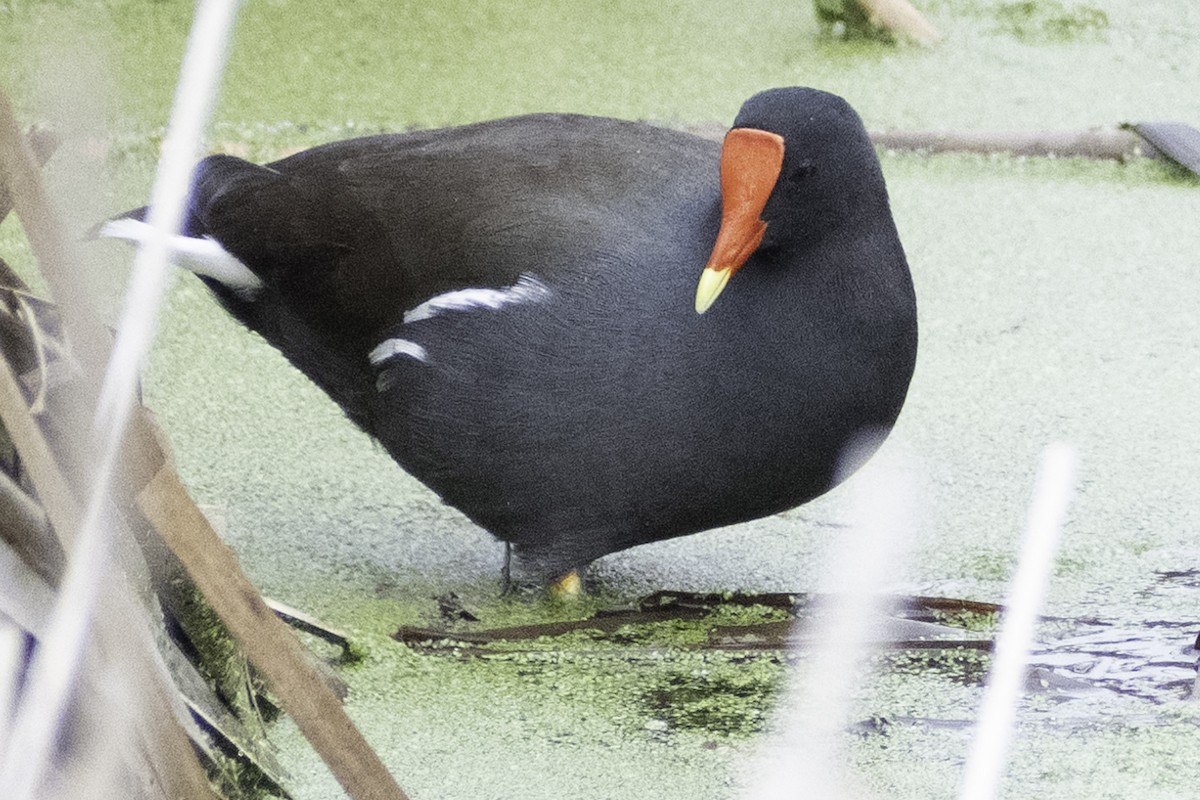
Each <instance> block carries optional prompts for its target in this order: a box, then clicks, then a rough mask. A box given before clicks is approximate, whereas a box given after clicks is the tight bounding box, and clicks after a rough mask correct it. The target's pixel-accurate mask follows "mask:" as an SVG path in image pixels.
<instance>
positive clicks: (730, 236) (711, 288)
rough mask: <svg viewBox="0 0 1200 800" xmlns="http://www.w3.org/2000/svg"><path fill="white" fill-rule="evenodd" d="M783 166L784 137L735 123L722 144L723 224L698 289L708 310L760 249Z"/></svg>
mask: <svg viewBox="0 0 1200 800" xmlns="http://www.w3.org/2000/svg"><path fill="white" fill-rule="evenodd" d="M782 167H783V137H782V136H780V135H778V134H775V133H770V132H769V131H761V130H757V129H755V128H734V129H733V130H731V131H730V132H729V133H727V134H726V135H725V144H724V146H723V147H722V148H721V227H720V229H719V230H718V231H717V241H716V243H715V244H714V245H713V250H712V255H710V256H709V258H708V264H707V265H706V266H705V268H704V273H703V275H702V276H701V278H700V285H699V286H698V287H697V289H696V313H698V314H703V313H704V312H705V311H706V310H708V307H709V306H711V305H712V304H713V301H715V300H716V299H717V295H719V294H720V293H721V290H722V289H724V288H725V284H726V282H728V280H729V277H730V276H731V275H732V274H733V273H734V272H736V271H737V270H738V268H740V267H741V266H742V265H743V264H745V263H746V259H748V258H750V255H751V254H752V253H753V252H754V251H755V250H756V249H758V245H759V243H760V242H762V238H763V234H764V233H766V231H767V223H765V222H763V221H762V218H761V217H762V211H763V207H764V206H766V204H767V198H769V197H770V196H771V192H772V191H774V190H775V184H776V182H777V181H778V180H779V170H780V169H781V168H782Z"/></svg>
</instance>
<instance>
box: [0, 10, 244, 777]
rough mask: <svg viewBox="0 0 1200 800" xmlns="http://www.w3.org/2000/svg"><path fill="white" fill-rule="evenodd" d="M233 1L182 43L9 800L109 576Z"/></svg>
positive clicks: (35, 762)
mask: <svg viewBox="0 0 1200 800" xmlns="http://www.w3.org/2000/svg"><path fill="white" fill-rule="evenodd" d="M237 7H238V1H237V0H203V2H201V3H200V4H199V5H198V6H197V9H196V17H195V21H194V23H193V26H192V32H191V35H190V36H189V38H188V45H187V52H186V53H185V55H184V59H183V66H182V68H181V71H180V79H179V84H178V86H177V87H176V92H175V102H174V106H173V108H172V112H171V120H170V124H169V126H168V129H167V135H166V139H165V140H164V142H163V147H162V155H161V158H160V161H159V168H158V175H157V178H156V180H155V183H154V188H153V191H152V193H151V201H150V214H149V218H148V220H147V222H148V223H149V224H150V226H151V227H152V229H153V230H154V231H155V232H156V233H157V234H158V235H157V236H154V237H151V238H150V240H149V241H147V242H146V243H145V244H144V245H143V247H142V249H141V250H140V251H139V252H138V255H137V258H136V259H135V260H134V268H133V274H132V276H131V278H130V284H129V288H128V291H127V294H126V301H125V307H124V311H123V312H122V316H121V322H120V327H119V328H118V331H117V338H116V344H115V346H114V348H113V351H112V356H111V358H110V361H109V364H108V369H107V371H106V373H105V377H104V384H103V387H102V389H101V394H100V398H99V401H98V406H97V410H96V416H95V418H94V422H95V429H96V434H97V436H98V437H100V438H101V441H102V442H103V448H102V450H101V452H100V456H99V461H98V464H97V467H96V475H95V479H94V480H93V481H92V484H91V487H90V495H89V497H88V502H87V507H86V511H85V514H84V517H83V522H82V523H81V525H80V530H79V532H78V535H77V536H76V540H75V541H76V544H75V548H74V551H73V552H72V553H71V560H70V562H69V564H68V566H67V571H66V574H65V575H64V577H63V581H62V584H61V587H60V591H59V597H58V602H57V604H56V606H55V610H54V614H53V616H52V618H51V622H50V626H49V629H48V632H47V634H46V636H45V637H43V639H42V640H41V642H40V643H39V646H38V649H37V651H36V652H35V654H34V662H33V665H32V669H31V672H30V678H29V683H28V685H27V687H26V690H25V692H24V694H23V696H22V698H21V699H20V703H19V706H18V709H17V714H16V717H15V719H14V724H13V728H12V736H11V737H10V739H9V746H8V747H7V749H6V751H5V754H4V760H3V764H2V767H3V768H2V769H0V786H4V787H5V788H6V794H5V796H6V798H7V799H8V800H29V798H32V797H33V796H34V795H35V792H36V791H37V788H38V785H39V784H40V782H41V779H42V776H43V774H44V772H45V770H46V768H47V766H48V765H49V764H50V760H51V759H50V757H51V755H52V753H53V747H54V742H55V740H56V738H57V734H58V731H59V730H60V728H61V725H62V722H63V718H64V715H65V713H66V708H67V704H68V701H69V699H70V697H71V689H72V687H73V686H74V684H75V681H76V678H77V675H78V671H79V667H80V665H81V663H82V661H83V654H84V652H85V651H86V646H87V642H88V640H89V634H90V630H91V622H92V615H93V613H94V610H95V608H96V604H97V600H98V597H99V595H100V591H101V588H102V587H103V586H104V584H105V582H106V580H107V577H108V573H109V560H110V549H111V539H112V529H111V522H110V521H109V520H106V519H105V516H106V513H105V507H106V504H107V498H108V490H109V487H110V484H111V482H112V476H113V472H114V468H115V466H116V459H117V457H118V455H119V452H120V445H121V442H122V439H123V438H124V435H125V429H126V427H127V425H128V422H129V415H130V411H131V409H132V407H133V402H134V397H135V396H136V387H137V379H138V372H139V369H140V367H141V365H142V362H143V360H144V359H145V357H146V353H147V352H148V351H149V349H150V343H151V341H152V339H153V335H154V330H155V327H156V325H157V322H158V314H159V309H160V307H161V305H162V300H163V297H164V295H165V294H166V290H167V288H168V287H169V285H170V281H169V279H170V269H169V264H168V263H167V262H168V256H169V251H168V245H167V242H168V237H169V236H170V235H172V234H174V233H176V232H178V230H179V227H180V222H181V220H182V219H183V213H184V209H185V204H186V201H187V195H188V189H189V185H190V176H191V171H192V166H193V164H194V162H195V160H196V156H197V154H198V152H199V149H200V146H201V143H202V139H203V136H204V131H205V129H206V127H207V125H208V119H209V117H210V115H211V113H212V107H213V104H214V102H215V99H216V94H217V88H218V86H219V84H220V77H221V72H222V69H223V66H224V63H225V56H226V52H227V49H228V42H229V38H230V32H231V30H232V27H233V20H234V16H235V14H236V11H237Z"/></svg>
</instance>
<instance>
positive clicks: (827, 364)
mask: <svg viewBox="0 0 1200 800" xmlns="http://www.w3.org/2000/svg"><path fill="white" fill-rule="evenodd" d="M734 126H735V128H754V129H759V130H765V131H769V132H772V133H775V134H778V135H779V136H781V137H782V139H783V162H782V167H781V169H780V171H779V177H778V180H777V182H776V183H775V184H774V189H773V191H772V192H771V194H770V196H769V199H768V200H767V202H766V205H765V207H764V208H763V209H762V212H761V214H762V219H763V220H764V221H765V222H766V223H767V227H766V232H765V235H764V237H763V239H762V242H761V244H760V245H759V246H758V247H757V249H756V250H754V252H753V254H752V255H750V256H749V259H748V260H747V261H746V262H745V264H744V266H743V267H742V268H741V269H740V270H739V271H738V272H737V274H736V275H734V276H733V277H732V279H731V280H730V281H729V283H728V288H727V289H726V290H725V291H724V293H723V294H721V296H720V298H719V300H717V301H716V302H715V304H714V305H713V306H712V308H711V310H709V311H707V312H706V313H704V314H697V313H696V310H695V309H694V307H693V301H694V298H695V295H696V283H697V280H698V278H699V276H700V273H701V271H702V269H703V268H704V266H705V263H706V260H707V258H708V256H709V253H710V252H711V251H712V250H713V244H714V240H715V239H716V236H717V232H718V227H719V226H720V225H721V223H722V206H721V187H720V184H719V169H718V165H719V162H720V159H721V146H720V145H719V144H716V143H713V142H710V141H707V140H704V139H701V138H698V137H695V136H691V135H689V134H685V133H680V132H676V131H672V130H667V129H663V128H659V127H655V126H651V125H648V124H641V123H632V122H622V121H617V120H612V119H603V118H596V117H586V116H576V115H560V114H537V115H531V116H523V117H516V118H512V119H504V120H497V121H492V122H485V123H480V124H475V125H467V126H463V127H457V128H449V129H443V130H431V131H422V132H415V133H407V134H397V135H384V136H371V137H366V138H360V139H353V140H349V141H344V142H336V143H332V144H328V145H324V146H320V147H316V148H314V149H312V150H308V151H305V152H302V153H298V154H296V155H293V156H290V157H288V158H285V159H283V160H281V161H277V162H274V163H272V164H269V165H266V166H258V165H254V164H250V163H247V162H244V161H242V160H240V159H236V158H232V157H229V156H213V157H210V158H208V159H206V160H204V161H203V162H202V163H201V164H200V166H199V167H198V169H197V172H196V180H195V188H194V192H193V197H192V200H191V204H190V211H189V217H188V220H187V223H186V230H185V233H186V234H187V235H189V236H193V237H204V236H207V237H211V238H213V239H215V240H216V241H217V242H219V243H220V245H221V246H222V247H223V248H224V249H225V250H226V251H228V252H229V253H231V254H232V255H233V256H235V257H236V258H237V259H238V260H239V261H241V262H242V263H243V264H244V265H245V266H246V267H247V268H248V269H249V270H250V271H251V272H253V273H254V275H255V276H257V277H258V279H260V280H261V282H262V286H261V287H259V288H255V289H253V290H247V289H245V288H242V289H233V288H230V287H229V286H227V285H225V284H223V283H222V282H220V281H218V280H215V279H212V278H205V280H206V281H207V282H208V283H209V285H210V286H211V287H212V289H213V291H214V292H215V294H216V295H217V297H218V298H219V299H220V300H221V302H222V303H223V304H224V305H225V307H226V308H227V309H228V310H229V311H230V313H232V314H233V315H234V316H235V317H237V318H238V319H239V320H241V321H242V322H243V323H244V324H246V325H247V326H248V327H250V328H251V329H253V330H255V331H258V332H259V333H260V334H262V335H263V336H264V337H265V338H266V339H267V341H269V342H270V343H271V344H272V345H274V346H275V347H277V348H278V349H279V350H280V351H282V352H283V354H284V355H285V356H287V357H288V358H289V359H290V360H291V361H292V362H293V363H294V364H295V365H296V366H297V367H298V368H299V369H300V370H302V371H303V372H304V373H305V374H306V375H308V376H309V377H310V378H311V379H312V380H313V381H315V382H316V383H317V384H318V385H320V386H321V387H322V388H323V389H325V391H326V392H327V393H328V394H329V395H330V396H331V397H332V398H333V399H334V400H335V401H336V402H337V403H338V404H339V405H340V406H341V407H342V408H343V409H344V410H345V412H346V414H347V415H348V416H349V417H350V418H351V419H352V420H353V421H354V422H355V423H357V424H358V425H359V426H361V427H362V428H363V429H364V430H365V431H367V432H368V433H370V434H371V435H372V436H374V437H376V438H377V439H378V440H379V441H380V442H381V443H382V444H383V446H384V447H385V448H387V450H388V452H389V453H391V455H392V456H393V457H394V458H395V459H396V461H397V462H399V463H400V465H402V466H403V467H404V468H405V469H406V470H407V471H409V472H410V473H412V474H413V475H414V476H416V477H417V478H418V479H420V480H421V481H422V482H423V483H425V484H426V485H428V486H429V487H430V488H432V489H433V490H434V491H435V492H437V493H438V494H439V495H440V496H441V497H442V498H443V499H444V500H445V501H446V502H448V503H449V504H451V505H453V506H455V507H457V508H458V509H460V510H461V511H463V512H464V513H465V514H466V515H467V516H468V517H470V518H471V519H472V520H474V521H475V522H476V523H478V524H479V525H481V526H483V527H484V528H486V529H487V530H489V531H491V532H492V533H493V534H494V535H496V536H497V537H499V538H500V539H503V540H505V541H508V542H510V543H512V544H513V545H514V547H515V551H516V553H517V555H518V556H519V557H520V558H521V560H522V561H523V562H524V563H525V565H526V566H527V568H529V569H530V570H532V571H533V572H535V573H537V574H540V575H545V576H552V575H557V574H561V573H563V572H566V571H567V570H569V569H571V568H573V567H577V566H581V565H584V564H586V563H588V562H590V561H591V560H593V559H596V558H598V557H600V556H603V555H605V554H608V553H612V552H615V551H618V550H621V549H624V548H627V547H631V546H633V545H637V544H642V543H645V542H650V541H656V540H661V539H666V538H670V537H674V536H680V535H684V534H689V533H694V532H697V531H701V530H705V529H708V528H713V527H717V526H721V525H727V524H731V523H735V522H740V521H745V520H749V519H753V518H757V517H761V516H765V515H768V514H773V513H776V512H779V511H782V510H785V509H788V508H791V507H794V506H796V505H799V504H801V503H804V502H806V501H808V500H810V499H812V498H814V497H816V496H817V495H820V494H821V493H823V492H825V491H826V490H828V489H829V488H831V486H833V485H834V483H835V482H836V480H837V478H838V477H839V476H840V475H841V474H842V473H841V472H840V471H839V466H838V465H839V455H840V454H841V452H842V450H843V448H844V447H845V446H846V444H847V443H848V442H849V441H851V440H852V439H853V438H854V437H855V436H856V435H857V434H858V433H860V432H862V431H864V430H879V431H886V430H888V429H890V428H891V426H892V425H893V423H894V421H895V420H896V417H897V415H898V414H899V412H900V409H901V406H902V404H903V401H904V398H905V394H906V391H907V387H908V383H909V379H910V377H911V375H912V371H913V367H914V361H915V355H916V345H917V329H916V307H915V300H914V295H913V288H912V283H911V279H910V276H909V271H908V266H907V263H906V261H905V257H904V252H903V249H902V248H901V245H900V241H899V238H898V236H897V233H896V229H895V226H894V224H893V221H892V217H891V213H890V210H889V206H888V198H887V192H886V189H885V186H884V181H883V177H882V174H881V171H880V167H879V163H878V159H877V158H876V156H875V152H874V149H873V147H872V145H871V143H870V140H869V139H868V137H867V135H866V133H865V131H864V130H863V126H862V123H861V121H860V120H859V118H858V116H857V115H856V114H855V113H854V111H853V110H852V109H851V108H850V107H849V105H847V104H846V103H845V102H844V101H843V100H841V99H840V98H837V97H835V96H833V95H830V94H826V93H823V92H819V91H815V90H811V89H800V88H795V89H779V90H772V91H769V92H764V93H762V94H759V95H756V96H755V97H753V98H751V99H750V100H749V101H747V103H746V104H745V105H744V106H743V108H742V110H741V113H740V114H739V116H738V118H737V120H736V121H735V124H734ZM512 287H518V288H516V289H514V288H512ZM468 288H471V289H479V290H486V289H490V290H493V292H494V294H490V295H489V294H487V293H483V294H480V293H474V294H467V295H461V296H455V295H449V296H448V295H447V293H453V292H457V291H461V290H464V289H468ZM437 296H441V301H440V302H441V303H442V305H441V306H440V307H437V301H435V303H434V305H435V307H434V308H427V309H426V310H427V311H428V312H429V315H428V316H426V317H425V318H419V317H421V316H423V315H422V314H421V313H417V314H415V315H414V314H413V313H412V312H413V310H414V309H417V308H418V307H420V306H421V304H422V303H425V302H426V301H429V300H430V298H434V297H437ZM456 301H457V302H458V306H457V307H454V306H455V302H456ZM491 301H494V302H491ZM406 312H409V321H407V322H406V321H405V313H406ZM388 342H390V343H391V344H389V345H386V346H384V347H382V348H381V344H382V343H388ZM372 354H373V356H374V357H373V358H372ZM398 535H399V534H398ZM747 546H753V545H752V544H750V543H747Z"/></svg>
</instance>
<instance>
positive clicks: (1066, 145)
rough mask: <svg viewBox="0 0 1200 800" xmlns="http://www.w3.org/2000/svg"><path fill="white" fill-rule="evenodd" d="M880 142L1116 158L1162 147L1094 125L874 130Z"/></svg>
mask: <svg viewBox="0 0 1200 800" xmlns="http://www.w3.org/2000/svg"><path fill="white" fill-rule="evenodd" d="M871 139H872V140H873V141H874V142H875V144H876V146H878V147H882V148H885V149H888V150H916V151H920V152H925V153H985V154H992V153H1007V154H1009V155H1015V156H1054V157H1063V158H1065V157H1070V156H1080V157H1083V158H1100V159H1115V160H1118V161H1125V160H1127V159H1130V158H1137V157H1139V156H1149V157H1156V156H1158V151H1157V150H1156V149H1155V148H1154V147H1153V146H1152V145H1150V144H1149V143H1147V142H1146V141H1145V140H1143V139H1142V138H1141V137H1140V136H1138V135H1137V134H1136V133H1133V132H1132V131H1128V130H1124V129H1120V128H1092V129H1089V130H1084V131H873V132H872V133H871Z"/></svg>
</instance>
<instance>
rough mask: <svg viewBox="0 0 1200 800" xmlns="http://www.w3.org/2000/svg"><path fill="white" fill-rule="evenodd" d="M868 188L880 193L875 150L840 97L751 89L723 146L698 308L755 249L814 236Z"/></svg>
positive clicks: (713, 296) (705, 307)
mask: <svg viewBox="0 0 1200 800" xmlns="http://www.w3.org/2000/svg"><path fill="white" fill-rule="evenodd" d="M871 197H882V198H883V200H884V202H886V190H884V189H883V178H882V175H881V173H880V170H879V163H878V159H877V158H876V157H875V151H874V148H873V147H872V145H871V141H870V138H869V137H868V136H867V132H866V130H865V129H864V128H863V124H862V120H861V119H859V117H858V114H856V113H855V112H854V109H852V108H851V107H850V105H849V104H848V103H847V102H846V101H845V100H843V99H842V98H840V97H838V96H837V95H833V94H829V93H828V92H822V91H819V90H817V89H806V88H801V87H794V88H787V89H771V90H768V91H765V92H761V93H759V94H756V95H755V96H754V97H751V98H750V99H749V100H747V101H746V102H745V104H744V105H743V106H742V109H741V111H740V112H739V113H738V116H737V119H736V120H734V124H733V127H732V128H731V129H730V131H729V133H728V134H726V136H725V143H724V145H723V146H722V149H721V227H720V229H719V231H718V232H717V239H716V242H715V244H714V245H713V250H712V255H711V256H709V259H708V263H707V265H706V266H705V268H704V272H703V273H702V274H701V276H700V282H699V285H698V286H697V288H696V312H697V313H698V314H703V313H704V312H705V311H707V310H708V308H709V307H710V306H711V305H712V304H713V302H715V301H716V299H717V296H718V295H719V294H720V293H721V291H722V290H723V289H724V288H725V285H726V284H727V283H728V282H729V279H730V277H732V275H733V273H735V272H737V271H738V270H739V269H740V268H741V267H742V266H743V265H744V264H745V263H746V262H747V261H748V260H749V259H750V257H751V256H752V255H754V253H756V252H758V251H760V250H767V249H770V248H773V247H778V246H781V245H786V244H803V243H805V242H810V241H814V240H816V239H818V238H819V237H820V236H821V235H823V234H824V233H825V232H826V231H828V230H829V229H830V228H832V227H834V226H836V225H837V224H839V223H840V222H841V221H842V220H843V219H845V218H847V217H848V216H849V215H851V214H852V213H854V210H855V209H856V208H857V207H858V205H859V203H860V202H861V201H862V199H863V198H871Z"/></svg>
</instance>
